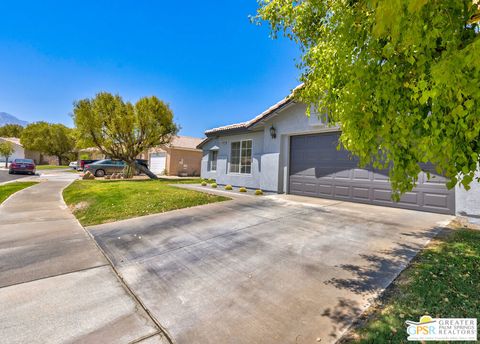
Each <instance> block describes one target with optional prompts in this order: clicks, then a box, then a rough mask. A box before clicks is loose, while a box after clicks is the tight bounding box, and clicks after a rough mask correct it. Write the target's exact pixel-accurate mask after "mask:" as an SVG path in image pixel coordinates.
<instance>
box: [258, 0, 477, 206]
mask: <svg viewBox="0 0 480 344" xmlns="http://www.w3.org/2000/svg"><path fill="white" fill-rule="evenodd" d="M259 4H260V8H259V12H258V16H257V20H258V22H259V23H261V22H262V21H264V20H266V21H268V23H269V25H270V26H271V29H272V32H273V34H274V36H275V35H276V34H278V33H283V34H285V35H286V36H287V37H289V38H291V39H292V40H294V41H295V42H297V43H298V45H299V46H300V48H301V52H302V62H301V63H300V68H301V70H302V73H301V80H302V81H303V82H304V86H303V87H302V88H301V89H300V90H299V92H298V94H297V97H298V98H299V99H301V100H302V101H304V102H306V103H308V104H312V105H313V108H315V109H316V110H317V111H318V112H321V113H324V112H325V111H326V112H327V113H328V116H329V119H330V121H331V123H333V124H339V125H340V126H341V129H342V134H341V144H342V145H343V146H344V147H345V148H346V149H348V150H349V151H351V152H352V153H353V154H354V155H357V156H358V157H359V158H360V161H361V163H362V164H371V163H373V164H374V165H375V166H376V167H383V168H385V167H387V166H391V170H390V180H391V183H392V187H393V189H394V190H395V191H396V192H397V193H396V194H395V197H397V198H398V195H399V193H402V192H405V191H407V190H410V189H411V188H412V187H413V186H414V184H415V183H416V181H417V175H418V173H419V172H420V171H421V166H422V164H421V163H424V162H431V163H433V164H434V165H435V166H436V168H437V172H438V173H443V174H445V175H446V176H447V177H449V178H450V180H451V181H450V182H449V184H448V186H449V187H453V186H454V185H455V184H456V183H462V184H463V185H464V187H466V188H467V189H468V188H469V184H470V183H471V181H472V180H473V179H474V178H475V171H476V170H477V165H478V163H479V154H480V139H479V132H480V38H479V26H478V20H479V18H480V16H479V12H480V11H479V2H478V1H477V0H297V1H289V0H263V1H260V2H259Z"/></svg>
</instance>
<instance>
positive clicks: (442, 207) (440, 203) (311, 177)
mask: <svg viewBox="0 0 480 344" xmlns="http://www.w3.org/2000/svg"><path fill="white" fill-rule="evenodd" d="M338 138H339V134H338V133H326V134H314V135H303V136H293V137H292V138H291V141H290V176H289V178H290V182H289V187H290V190H289V192H290V193H292V194H300V195H309V196H316V197H325V198H331V199H339V200H345V201H354V202H361V203H369V204H378V205H386V206H393V207H399V208H407V209H415V210H424V211H433V212H439V213H445V214H453V213H454V211H455V193H454V191H453V190H447V189H446V187H445V183H446V178H445V177H444V176H439V175H436V174H435V173H434V172H435V169H434V168H433V166H432V165H431V164H423V165H421V168H422V169H423V170H428V171H432V172H433V173H432V174H431V179H430V180H428V178H427V175H426V174H425V173H421V174H420V175H419V178H418V183H417V184H418V185H417V187H416V188H415V189H413V190H412V191H411V192H408V193H406V194H404V195H402V197H401V199H400V201H399V202H393V201H392V199H391V195H392V192H391V188H390V183H389V180H388V170H379V169H373V168H360V167H358V162H357V160H356V159H352V158H351V156H350V153H349V152H347V151H345V150H340V151H339V150H337V148H336V147H337V142H338Z"/></svg>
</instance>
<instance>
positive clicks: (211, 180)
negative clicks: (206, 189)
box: [208, 178, 216, 183]
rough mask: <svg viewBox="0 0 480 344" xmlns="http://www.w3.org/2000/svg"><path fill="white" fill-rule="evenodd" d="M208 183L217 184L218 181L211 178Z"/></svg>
mask: <svg viewBox="0 0 480 344" xmlns="http://www.w3.org/2000/svg"><path fill="white" fill-rule="evenodd" d="M208 182H209V183H216V180H215V179H213V178H210V179H209V180H208Z"/></svg>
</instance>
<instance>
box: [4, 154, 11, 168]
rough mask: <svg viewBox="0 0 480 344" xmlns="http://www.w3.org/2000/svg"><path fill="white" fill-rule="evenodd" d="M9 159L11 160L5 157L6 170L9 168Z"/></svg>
mask: <svg viewBox="0 0 480 344" xmlns="http://www.w3.org/2000/svg"><path fill="white" fill-rule="evenodd" d="M8 158H10V157H9V156H5V168H7V167H8Z"/></svg>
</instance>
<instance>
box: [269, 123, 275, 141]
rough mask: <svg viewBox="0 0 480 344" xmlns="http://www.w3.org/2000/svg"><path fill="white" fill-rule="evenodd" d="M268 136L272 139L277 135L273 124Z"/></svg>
mask: <svg viewBox="0 0 480 344" xmlns="http://www.w3.org/2000/svg"><path fill="white" fill-rule="evenodd" d="M270 136H271V137H272V139H274V138H276V137H277V130H276V129H275V127H274V126H273V125H272V126H271V127H270Z"/></svg>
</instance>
